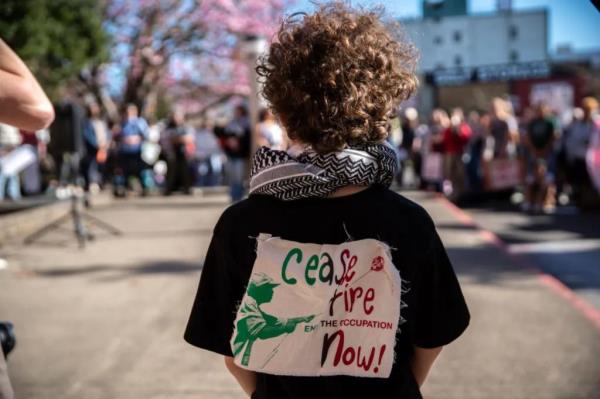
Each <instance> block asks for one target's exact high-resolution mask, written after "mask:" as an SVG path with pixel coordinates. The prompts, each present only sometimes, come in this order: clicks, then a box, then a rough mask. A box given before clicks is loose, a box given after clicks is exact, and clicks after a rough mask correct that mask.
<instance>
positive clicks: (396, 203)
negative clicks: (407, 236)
mask: <svg viewBox="0 0 600 399" xmlns="http://www.w3.org/2000/svg"><path fill="white" fill-rule="evenodd" d="M381 191H382V195H383V201H384V203H383V204H381V205H382V206H381V207H380V209H382V211H383V212H384V213H385V214H386V215H389V217H390V219H388V220H390V221H391V222H392V223H394V224H396V225H401V224H404V225H406V224H408V225H409V226H410V228H411V230H412V231H413V232H414V234H415V235H419V236H420V235H421V234H423V235H426V236H430V235H431V234H432V233H433V232H434V231H435V225H434V223H433V219H432V218H431V216H430V215H429V213H428V212H427V211H426V210H425V208H423V207H422V206H421V205H419V204H418V203H417V202H415V201H413V200H411V199H409V198H406V197H405V196H403V195H402V194H400V193H397V192H395V191H393V190H389V189H386V188H382V190H381Z"/></svg>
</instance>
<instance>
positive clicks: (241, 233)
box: [185, 185, 470, 399]
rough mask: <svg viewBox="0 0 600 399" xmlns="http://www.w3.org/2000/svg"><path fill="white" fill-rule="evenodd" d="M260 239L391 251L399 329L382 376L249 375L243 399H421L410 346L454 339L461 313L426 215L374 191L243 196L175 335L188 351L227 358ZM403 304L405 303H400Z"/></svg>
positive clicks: (217, 232)
mask: <svg viewBox="0 0 600 399" xmlns="http://www.w3.org/2000/svg"><path fill="white" fill-rule="evenodd" d="M261 233H267V234H270V235H272V236H275V237H281V238H282V239H285V240H291V241H294V242H299V243H319V244H342V243H345V242H347V241H348V240H349V239H350V238H349V237H351V240H362V239H368V238H371V239H376V240H378V241H381V242H384V243H387V244H388V245H389V246H390V247H391V248H392V251H391V255H392V261H393V264H394V265H395V267H396V268H397V269H398V270H399V271H400V275H401V277H402V280H403V290H404V291H405V292H403V293H402V302H403V307H402V309H401V314H400V315H401V318H402V320H403V322H402V324H400V325H399V329H398V332H397V333H396V345H395V348H394V352H395V362H394V364H393V367H392V369H391V370H392V371H391V374H390V376H389V377H388V378H361V377H351V376H342V375H340V376H320V377H294V376H281V375H271V374H263V373H258V378H257V388H256V391H255V393H254V394H253V396H252V397H253V398H261V399H262V398H264V399H267V398H268V399H286V398H290V399H291V398H307V397H327V398H330V399H335V398H364V397H371V396H372V395H376V396H377V397H382V398H421V394H420V392H419V389H418V386H417V384H416V382H415V380H414V378H413V376H412V373H411V371H410V359H411V357H412V355H413V345H415V346H418V347H423V348H435V347H439V346H443V345H446V344H448V343H450V342H451V341H453V340H454V339H456V338H457V337H458V336H459V335H460V334H461V333H462V332H463V331H464V330H465V328H466V327H467V325H468V323H469V317H470V316H469V311H468V309H467V306H466V304H465V300H464V298H463V294H462V292H461V289H460V286H459V284H458V281H457V278H456V275H455V273H454V271H453V269H452V265H451V264H450V261H449V260H448V257H447V255H446V251H445V250H444V247H443V245H442V242H441V240H440V238H439V236H438V235H437V233H436V231H435V227H434V224H433V222H432V220H431V218H430V217H429V215H428V214H427V212H426V211H425V210H424V209H423V208H422V207H420V206H419V205H417V204H415V203H413V202H411V201H410V200H408V199H406V198H404V197H403V196H401V195H399V194H396V193H394V192H392V191H390V190H388V189H386V188H384V187H381V186H377V185H375V186H371V187H369V188H368V189H366V190H363V191H361V192H359V193H356V194H352V195H349V196H344V197H336V198H328V199H319V198H310V199H301V200H295V201H282V200H278V199H276V198H273V197H269V196H265V195H251V196H250V197H249V198H248V199H246V200H244V201H241V202H239V203H237V204H235V205H233V206H231V207H229V208H228V209H227V210H226V211H225V212H224V213H223V215H222V216H221V218H220V219H219V221H218V223H217V225H216V227H215V229H214V235H213V238H212V242H211V244H210V247H209V249H208V253H207V255H206V260H205V262H204V266H203V271H202V276H201V279H200V285H199V288H198V293H197V295H196V299H195V301H194V304H193V308H192V311H191V315H190V319H189V322H188V325H187V329H186V331H185V340H186V341H187V342H189V343H190V344H192V345H195V346H197V347H200V348H203V349H207V350H210V351H212V352H216V353H219V354H222V355H224V356H232V349H231V346H230V339H231V337H232V334H233V331H234V320H235V319H236V313H237V308H238V305H239V304H240V301H241V300H242V297H243V296H244V293H245V292H246V287H247V286H248V282H249V279H250V277H251V274H252V268H253V264H254V260H255V259H256V244H257V243H256V239H255V238H253V237H257V236H258V235H259V234H261ZM404 305H405V306H404Z"/></svg>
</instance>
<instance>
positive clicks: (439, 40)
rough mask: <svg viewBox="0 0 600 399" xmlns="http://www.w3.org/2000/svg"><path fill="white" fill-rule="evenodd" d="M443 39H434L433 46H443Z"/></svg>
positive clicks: (437, 37)
mask: <svg viewBox="0 0 600 399" xmlns="http://www.w3.org/2000/svg"><path fill="white" fill-rule="evenodd" d="M443 42H444V41H443V39H442V37H441V36H439V35H438V36H436V37H434V38H433V44H437V45H438V46H439V45H441V44H442V43H443Z"/></svg>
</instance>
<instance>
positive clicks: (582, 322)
mask: <svg viewBox="0 0 600 399" xmlns="http://www.w3.org/2000/svg"><path fill="white" fill-rule="evenodd" d="M409 196H410V197H411V198H413V199H414V200H416V201H417V202H419V203H421V204H422V205H424V206H425V207H426V208H427V209H428V210H429V212H430V213H431V215H432V217H433V218H434V220H435V221H436V223H437V225H438V228H439V231H440V234H441V236H442V239H443V240H444V243H445V244H446V246H447V248H448V252H449V255H450V257H451V259H452V261H453V263H454V265H455V267H456V270H457V272H458V273H459V277H460V279H461V282H462V284H463V288H464V291H465V295H466V298H467V301H468V303H469V306H470V309H471V313H472V323H471V326H470V328H469V329H468V330H467V332H466V334H465V335H464V336H463V337H461V338H460V339H459V340H458V341H457V342H456V343H455V344H453V345H451V346H450V347H448V348H447V349H446V350H444V351H443V352H442V355H441V358H440V361H439V362H438V363H437V364H436V366H435V368H434V370H433V372H432V374H431V377H430V379H429V380H428V382H427V384H426V386H425V387H424V389H423V392H424V394H425V397H426V398H440V399H446V398H457V399H458V398H461V399H462V398H473V399H480V398H486V399H495V398H511V399H512V398H527V399H530V398H556V399H559V398H570V399H571V398H590V399H591V398H595V397H597V393H598V392H599V391H600V362H599V361H598V359H599V358H600V330H598V329H597V328H596V327H595V326H594V324H592V323H591V322H590V321H589V320H588V319H586V318H585V317H583V316H582V315H581V314H580V313H579V312H578V311H577V310H574V308H573V307H572V306H571V304H570V303H569V302H567V301H565V300H564V299H563V298H561V297H560V296H558V295H557V294H556V293H555V292H554V291H552V290H551V289H549V288H548V287H547V286H545V285H543V284H542V283H541V282H540V278H539V276H538V275H536V274H533V273H531V272H529V271H527V270H525V269H523V268H521V267H519V266H515V265H514V264H513V262H514V260H513V259H512V258H511V257H510V256H509V255H508V254H506V253H505V252H503V251H501V250H500V249H498V248H497V247H495V246H494V245H492V244H490V243H489V241H486V240H485V235H482V234H481V232H480V231H478V230H477V229H476V228H475V227H473V226H470V225H466V224H465V223H464V220H463V221H461V219H460V218H459V217H458V216H457V215H456V214H455V213H452V212H451V211H449V208H448V207H447V206H446V205H445V204H444V202H443V200H440V199H438V198H437V197H435V196H431V195H429V194H426V193H409ZM226 204H227V199H226V197H225V196H224V195H214V196H210V197H204V198H202V197H177V196H175V197H170V198H145V199H130V200H126V201H115V202H113V204H112V205H110V206H106V207H103V208H98V209H96V210H94V211H93V214H94V215H95V216H98V217H100V218H102V219H103V220H105V221H107V222H109V223H111V224H113V225H115V226H116V227H118V228H119V229H121V230H122V231H123V232H124V235H123V236H121V237H111V236H108V235H103V234H100V233H99V234H98V238H97V241H96V242H94V243H92V244H91V245H89V246H88V247H87V248H85V249H84V250H78V249H77V245H76V243H75V242H74V240H73V239H72V237H71V236H70V235H69V234H65V233H62V232H53V233H52V234H50V235H48V236H47V237H44V239H43V240H41V241H39V242H37V243H36V244H35V245H32V246H30V247H22V246H20V245H18V244H9V245H7V246H5V247H3V248H1V250H0V257H3V258H5V259H7V260H8V268H7V269H4V270H0V319H8V320H12V321H13V322H14V324H15V328H16V333H17V336H18V339H19V342H18V346H17V348H16V349H15V352H14V353H13V355H12V356H11V358H10V359H9V369H10V373H11V376H12V379H13V384H14V387H15V391H16V393H17V397H18V398H20V399H30V398H31V399H38V398H55V397H63V398H67V399H70V398H73V399H75V398H77V399H79V398H83V397H85V398H86V399H96V398H98V399H100V398H102V399H104V398H107V397H111V398H116V399H134V398H135V399H138V398H142V397H143V398H200V399H204V398H206V399H209V398H216V397H218V398H219V399H238V398H239V399H241V398H243V397H244V395H243V394H242V393H241V391H240V390H239V388H238V387H237V386H236V385H235V382H234V381H233V379H232V378H231V377H230V376H229V375H228V374H227V372H226V371H225V367H224V365H223V363H222V360H221V359H220V358H219V356H215V355H212V354H210V353H207V352H204V351H200V350H196V349H194V348H192V347H191V346H189V345H187V344H186V343H185V342H184V341H183V339H182V334H183V329H184V327H185V322H186V320H187V316H188V312H189V308H190V306H191V301H192V300H193V296H194V294H195V291H196V286H197V282H198V278H199V274H200V269H201V259H202V257H203V256H204V254H205V251H206V248H207V246H208V242H209V239H210V235H211V232H212V227H213V225H214V223H215V222H216V220H217V218H218V217H219V215H220V213H221V212H222V210H223V209H224V207H225V206H226Z"/></svg>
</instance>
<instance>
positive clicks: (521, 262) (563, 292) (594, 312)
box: [436, 195, 600, 331]
mask: <svg viewBox="0 0 600 399" xmlns="http://www.w3.org/2000/svg"><path fill="white" fill-rule="evenodd" d="M436 199H437V200H438V201H439V202H440V203H441V204H442V205H443V206H444V207H445V208H446V209H448V211H450V213H452V214H453V215H454V216H455V217H456V218H457V219H458V221H459V222H460V223H462V224H463V225H465V226H468V227H472V228H474V229H476V230H477V232H478V234H479V236H480V237H481V238H482V239H483V240H484V241H485V242H487V243H489V244H492V245H493V246H495V247H496V248H498V249H500V250H501V251H502V252H504V253H505V254H506V255H507V256H508V257H509V258H510V259H511V260H513V261H514V263H515V264H517V265H518V266H520V267H522V268H523V269H526V270H527V271H529V272H531V273H533V274H536V275H537V277H538V280H539V281H540V282H541V283H542V284H543V285H544V286H546V287H548V288H549V289H550V290H551V291H553V292H554V293H555V294H558V295H559V296H560V297H562V298H563V299H564V300H566V301H567V302H569V303H570V305H571V306H572V307H573V308H574V309H575V310H577V311H578V312H579V313H580V314H581V315H582V316H583V317H585V318H586V319H587V320H588V321H590V322H591V323H592V324H593V325H594V327H596V328H597V329H598V330H599V331H600V310H598V309H596V308H595V307H594V306H592V305H591V304H590V303H589V302H587V301H586V300H585V299H583V298H581V297H580V296H579V295H577V294H576V293H575V291H573V290H572V289H571V288H569V287H567V286H566V285H565V284H563V283H562V282H561V281H560V280H559V279H557V278H556V277H554V276H552V275H550V274H548V273H546V272H544V271H543V270H542V269H540V268H539V267H538V266H536V265H535V264H533V263H532V261H530V260H529V259H527V258H525V257H524V256H522V255H518V254H515V253H512V252H510V251H509V248H508V245H507V244H506V243H505V242H504V241H503V240H502V239H501V238H500V237H499V236H498V235H497V234H496V233H494V232H492V231H490V230H487V229H485V228H483V227H482V226H480V225H479V224H477V222H475V220H474V219H473V217H472V216H471V215H469V213H467V212H466V211H463V210H462V209H460V208H459V207H457V206H456V205H454V204H453V203H452V202H450V201H449V200H448V199H446V198H445V197H443V196H441V195H440V196H437V197H436Z"/></svg>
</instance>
